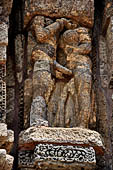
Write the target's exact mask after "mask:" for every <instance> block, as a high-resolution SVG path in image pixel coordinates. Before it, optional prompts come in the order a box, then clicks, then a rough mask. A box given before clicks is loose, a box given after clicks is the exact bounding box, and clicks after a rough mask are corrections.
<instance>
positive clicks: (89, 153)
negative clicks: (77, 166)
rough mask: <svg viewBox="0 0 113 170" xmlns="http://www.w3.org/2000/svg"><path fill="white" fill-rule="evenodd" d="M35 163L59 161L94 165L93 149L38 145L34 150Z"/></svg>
mask: <svg viewBox="0 0 113 170" xmlns="http://www.w3.org/2000/svg"><path fill="white" fill-rule="evenodd" d="M34 158H35V160H37V161H47V160H48V161H49V160H51V161H60V162H65V163H66V162H67V163H74V162H78V163H81V162H82V163H96V159H95V151H94V149H93V147H81V146H63V145H61V146H60V145H53V144H39V145H37V146H36V148H35V150H34Z"/></svg>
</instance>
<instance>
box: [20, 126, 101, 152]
mask: <svg viewBox="0 0 113 170" xmlns="http://www.w3.org/2000/svg"><path fill="white" fill-rule="evenodd" d="M36 142H38V143H41V142H47V143H58V144H63V143H65V144H69V143H70V144H73V145H83V146H84V145H86V146H92V147H94V148H95V149H96V150H97V151H98V152H100V153H103V149H104V145H103V141H102V138H101V136H100V134H99V133H98V132H96V131H92V130H89V129H82V128H49V127H48V128H37V127H30V128H28V129H27V130H25V131H22V132H21V133H20V136H19V148H22V147H28V148H29V147H30V144H33V143H36ZM33 145H34V144H33Z"/></svg>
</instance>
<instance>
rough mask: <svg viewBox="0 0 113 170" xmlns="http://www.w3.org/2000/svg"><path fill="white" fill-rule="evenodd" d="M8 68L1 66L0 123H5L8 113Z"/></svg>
mask: <svg viewBox="0 0 113 170" xmlns="http://www.w3.org/2000/svg"><path fill="white" fill-rule="evenodd" d="M5 76H6V67H5V65H0V121H3V122H4V121H5V116H6V115H5V113H6V83H5Z"/></svg>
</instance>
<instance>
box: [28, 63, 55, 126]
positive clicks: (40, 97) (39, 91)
mask: <svg viewBox="0 0 113 170" xmlns="http://www.w3.org/2000/svg"><path fill="white" fill-rule="evenodd" d="M52 86H53V80H52V78H51V73H50V63H49V62H48V61H45V60H42V61H36V62H35V65H34V72H33V101H32V105H31V112H30V125H34V124H36V125H38V126H48V122H47V116H46V107H47V106H46V104H47V102H48V99H49V96H50V94H51V90H52Z"/></svg>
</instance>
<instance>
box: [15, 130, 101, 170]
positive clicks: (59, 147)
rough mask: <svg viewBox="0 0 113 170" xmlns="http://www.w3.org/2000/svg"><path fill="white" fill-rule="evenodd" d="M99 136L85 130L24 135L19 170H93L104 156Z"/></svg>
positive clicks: (44, 131)
mask: <svg viewBox="0 0 113 170" xmlns="http://www.w3.org/2000/svg"><path fill="white" fill-rule="evenodd" d="M103 151H104V146H103V142H102V138H101V136H100V134H99V133H97V132H95V131H91V130H88V129H82V128H37V127H31V128H29V129H27V130H26V131H23V132H21V134H20V138H19V155H18V158H19V167H20V169H21V170H25V169H26V168H27V169H29V168H31V169H42V170H44V169H48V170H50V169H51V170H52V169H55V170H57V169H60V170H67V169H68V170H74V169H75V168H76V169H77V170H79V169H81V168H84V169H85V170H86V169H87V170H88V169H91V170H93V169H94V168H95V167H96V155H97V154H100V155H103Z"/></svg>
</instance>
